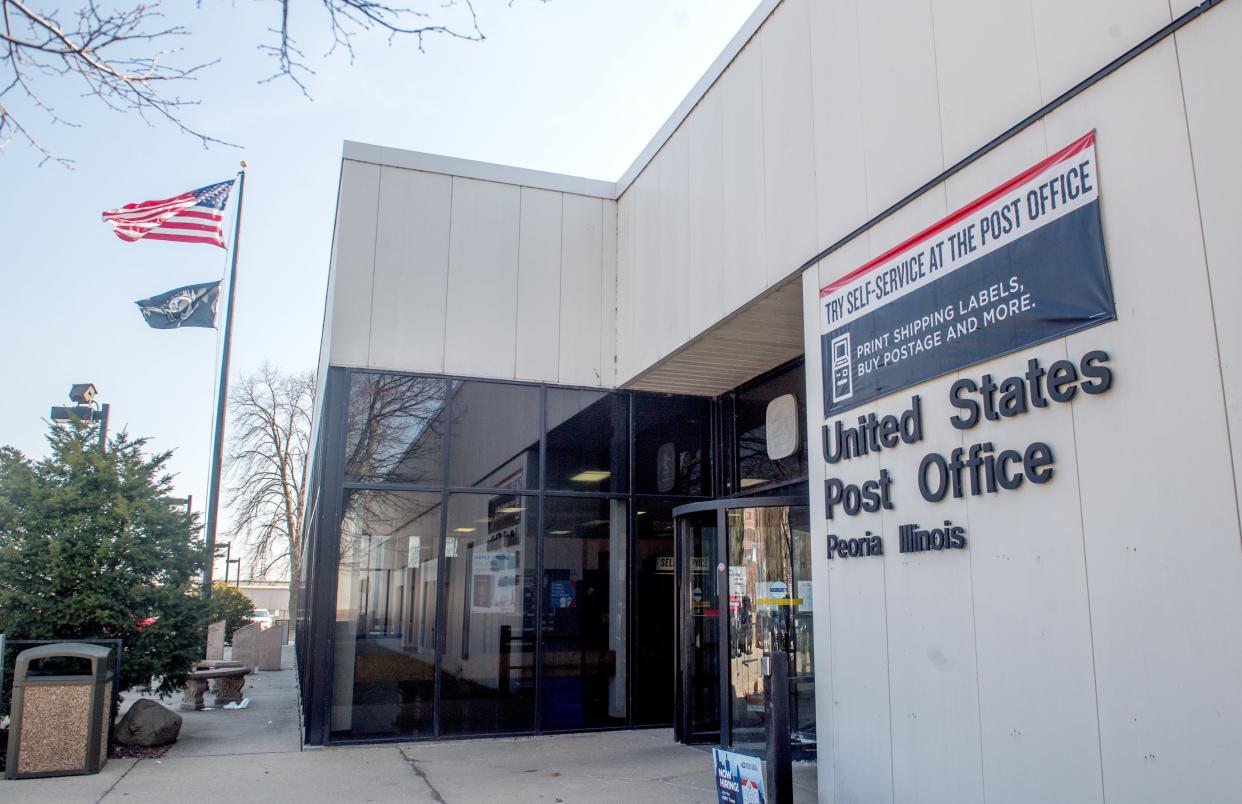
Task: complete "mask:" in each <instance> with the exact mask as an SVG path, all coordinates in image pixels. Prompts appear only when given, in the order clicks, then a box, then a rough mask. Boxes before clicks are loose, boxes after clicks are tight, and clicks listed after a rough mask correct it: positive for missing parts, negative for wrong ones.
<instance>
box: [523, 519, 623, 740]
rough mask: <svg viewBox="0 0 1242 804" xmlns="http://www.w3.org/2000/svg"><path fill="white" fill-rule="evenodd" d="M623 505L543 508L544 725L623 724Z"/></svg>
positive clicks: (550, 728)
mask: <svg viewBox="0 0 1242 804" xmlns="http://www.w3.org/2000/svg"><path fill="white" fill-rule="evenodd" d="M626 510H627V506H626V503H625V501H624V500H609V499H600V498H589V497H588V498H582V497H569V498H567V497H548V498H547V499H546V500H545V501H544V509H543V517H544V520H543V521H544V542H543V584H542V590H543V592H542V594H543V624H542V629H541V630H542V634H543V689H542V690H541V704H540V705H541V706H542V725H543V729H544V730H547V731H555V730H564V729H583V728H592V727H599V726H618V725H625V722H626V713H627V706H626V663H627V657H626V649H627V646H628V644H629V643H628V639H627V634H626V623H627V612H626V581H627V574H626V552H627V548H628V544H629V540H628V538H627V531H628V526H627V522H626Z"/></svg>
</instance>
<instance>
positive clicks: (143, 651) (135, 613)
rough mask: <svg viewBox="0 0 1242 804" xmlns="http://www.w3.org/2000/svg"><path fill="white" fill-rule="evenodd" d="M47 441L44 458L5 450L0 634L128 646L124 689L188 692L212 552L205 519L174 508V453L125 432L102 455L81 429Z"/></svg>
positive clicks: (87, 428) (59, 429) (0, 493)
mask: <svg viewBox="0 0 1242 804" xmlns="http://www.w3.org/2000/svg"><path fill="white" fill-rule="evenodd" d="M48 443H49V444H50V445H51V455H50V456H49V457H47V458H45V459H43V460H40V461H32V460H30V459H29V458H27V457H26V456H25V455H23V454H22V453H21V452H19V451H18V450H15V449H12V448H10V447H4V448H0V631H2V632H5V633H7V634H8V636H9V638H11V639H89V638H109V639H116V638H119V639H122V640H124V656H123V658H122V663H121V679H120V684H119V685H118V687H119V689H121V690H124V689H128V688H130V687H133V686H145V685H146V684H148V683H155V684H157V686H156V689H157V691H158V692H159V693H160V694H167V693H170V692H172V691H173V690H175V689H178V688H179V687H181V686H182V685H183V684H184V682H185V675H186V673H187V672H189V671H190V669H191V666H192V664H193V663H194V661H195V660H197V659H198V658H199V657H200V656H201V649H202V645H203V639H204V634H205V627H206V603H205V602H204V601H203V600H202V599H201V597H200V595H199V585H198V582H197V577H198V575H199V573H200V572H201V570H202V567H203V563H204V559H205V551H204V549H203V546H202V543H201V541H200V540H199V539H198V537H197V535H196V534H197V530H198V524H197V516H195V515H191V514H188V513H186V512H185V511H184V510H180V509H179V508H177V507H174V505H173V503H172V499H171V497H170V492H171V491H172V481H171V477H170V476H169V475H168V474H167V473H166V472H165V466H166V464H167V462H168V458H169V455H170V453H166V452H165V453H160V454H157V455H146V454H144V452H143V447H144V446H145V444H146V439H131V438H129V437H128V436H127V435H126V434H124V433H121V434H119V435H116V436H114V437H113V438H112V439H111V443H109V445H108V448H107V450H104V449H102V448H101V447H100V446H99V445H98V443H97V439H96V430H95V428H94V426H93V425H89V424H82V423H74V424H72V425H68V426H57V425H52V426H51V432H50V433H49V435H48ZM151 617H154V618H156V619H155V621H154V622H153V623H150V624H148V625H144V621H146V620H148V618H151Z"/></svg>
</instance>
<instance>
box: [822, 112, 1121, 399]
mask: <svg viewBox="0 0 1242 804" xmlns="http://www.w3.org/2000/svg"><path fill="white" fill-rule="evenodd" d="M819 295H820V325H821V329H820V332H821V333H822V334H821V348H822V353H823V360H824V415H825V416H832V415H835V414H838V413H841V412H843V411H845V410H848V409H850V408H852V407H854V406H856V405H861V404H863V403H865V402H868V401H870V400H872V399H875V398H877V397H881V396H884V395H886V394H889V393H892V392H893V391H897V390H900V389H902V388H905V387H907V386H910V385H914V384H915V383H919V382H923V381H924V380H928V379H931V378H932V377H937V376H939V375H941V374H945V373H947V372H950V371H956V370H957V369H960V368H963V367H965V366H969V365H971V364H974V363H978V362H980V361H983V360H988V359H990V358H992V357H996V356H998V355H1003V354H1006V353H1008V352H1013V351H1016V350H1018V349H1024V348H1026V347H1028V346H1032V345H1034V344H1037V343H1041V342H1043V341H1047V340H1050V339H1052V338H1057V337H1060V336H1062V335H1067V334H1069V333H1071V332H1076V331H1078V330H1081V329H1086V328H1087V327H1091V326H1094V325H1096V324H1099V323H1102V322H1104V321H1110V320H1112V319H1114V318H1116V310H1115V307H1114V304H1113V292H1112V287H1111V285H1110V284H1109V279H1108V264H1107V261H1106V259H1105V256H1104V238H1103V234H1102V232H1101V227H1100V182H1099V175H1098V172H1097V171H1096V160H1095V133H1094V132H1092V133H1090V134H1087V135H1086V136H1084V137H1082V138H1081V139H1079V140H1078V141H1076V142H1074V143H1071V144H1070V145H1068V146H1066V147H1065V148H1062V149H1061V150H1060V151H1058V152H1057V153H1055V154H1053V155H1052V156H1050V157H1048V158H1047V159H1045V160H1044V161H1042V162H1040V163H1039V164H1037V165H1035V166H1033V167H1031V168H1030V169H1028V170H1026V171H1024V172H1022V173H1020V174H1019V175H1017V176H1015V177H1014V178H1012V179H1010V180H1009V181H1007V182H1005V183H1004V184H1002V185H1001V186H999V187H997V188H995V189H994V190H992V191H990V192H988V193H987V194H985V195H984V196H982V197H981V198H978V199H976V200H975V201H973V202H971V203H970V204H967V205H966V206H965V207H962V208H961V209H959V210H957V211H956V212H954V213H953V214H951V215H949V216H948V217H947V218H945V219H944V220H942V221H940V222H938V223H936V224H934V225H932V226H930V227H928V228H927V229H925V230H923V231H922V232H919V233H918V234H916V235H914V236H913V237H911V238H910V239H908V240H906V241H905V242H904V243H900V244H898V245H896V246H894V247H893V248H891V249H889V250H888V251H886V252H884V253H883V254H881V255H880V256H878V257H876V258H875V259H873V260H871V261H870V262H868V263H867V264H866V265H863V266H861V267H860V268H858V269H856V270H854V271H851V272H850V273H848V274H846V275H845V276H843V277H841V278H840V279H838V280H837V281H836V282H833V283H832V284H831V285H828V286H827V287H825V288H823V289H822V290H820V294H819Z"/></svg>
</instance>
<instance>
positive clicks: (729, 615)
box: [674, 497, 815, 755]
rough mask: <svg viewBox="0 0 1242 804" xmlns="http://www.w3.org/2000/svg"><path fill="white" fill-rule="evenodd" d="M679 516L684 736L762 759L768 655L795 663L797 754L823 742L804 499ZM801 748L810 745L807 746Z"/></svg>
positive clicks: (742, 503) (730, 503) (697, 508)
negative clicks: (818, 738) (818, 730)
mask: <svg viewBox="0 0 1242 804" xmlns="http://www.w3.org/2000/svg"><path fill="white" fill-rule="evenodd" d="M674 515H675V516H676V517H677V521H678V537H679V539H678V545H677V548H678V573H679V575H678V581H679V584H678V598H679V601H680V604H679V606H678V622H679V626H680V632H681V639H680V640H679V664H678V666H679V668H680V673H681V684H680V686H679V692H680V693H681V695H680V701H679V706H678V712H679V714H680V717H679V720H678V726H679V728H678V739H680V740H682V741H683V742H711V743H717V744H720V745H724V746H732V747H733V748H735V749H737V750H740V751H743V752H745V753H749V754H758V755H762V754H763V751H764V748H765V745H766V738H767V711H768V702H767V701H766V700H765V696H764V678H763V674H762V669H761V659H762V658H763V656H764V654H765V653H771V652H775V651H784V652H785V653H786V654H787V655H788V657H789V661H790V670H791V678H790V698H791V700H790V727H791V731H792V738H793V742H794V746H795V751H796V752H798V753H804V752H805V751H806V750H807V749H811V750H813V747H814V744H815V697H814V696H815V668H814V654H813V649H812V636H811V633H812V629H811V623H812V617H813V616H814V614H813V611H814V605H813V600H812V597H811V556H810V532H809V531H810V529H809V527H808V524H809V518H808V513H807V507H806V501H805V500H804V499H803V498H788V497H777V498H757V499H743V500H736V499H735V500H719V501H714V502H711V503H697V504H694V505H687V506H683V507H681V508H678V509H676V510H675V511H674ZM799 749H802V750H801V751H799Z"/></svg>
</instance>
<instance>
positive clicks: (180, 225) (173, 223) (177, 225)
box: [153, 218, 220, 232]
mask: <svg viewBox="0 0 1242 804" xmlns="http://www.w3.org/2000/svg"><path fill="white" fill-rule="evenodd" d="M161 229H193V230H194V231H198V232H219V231H220V226H219V224H215V223H186V222H184V221H179V220H177V219H176V218H174V219H172V220H170V221H164V222H163V223H161V224H160V225H159V226H157V227H155V229H154V230H153V231H157V232H158V231H159V230H161Z"/></svg>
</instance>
